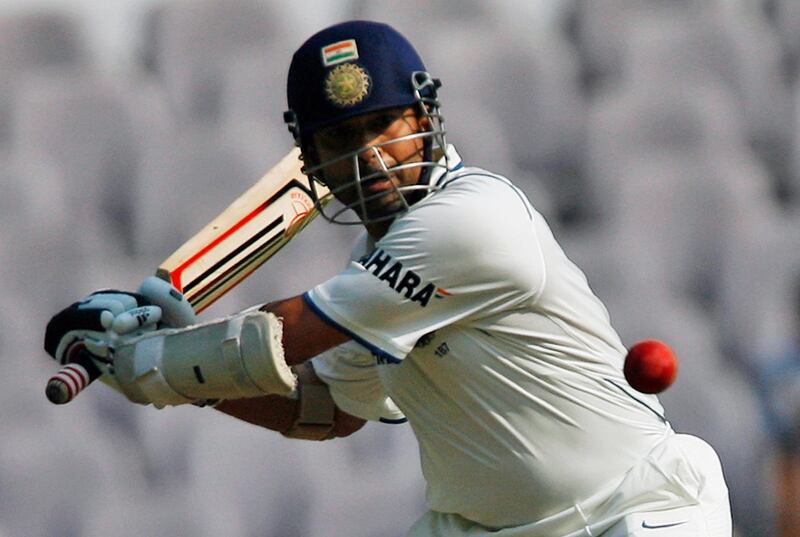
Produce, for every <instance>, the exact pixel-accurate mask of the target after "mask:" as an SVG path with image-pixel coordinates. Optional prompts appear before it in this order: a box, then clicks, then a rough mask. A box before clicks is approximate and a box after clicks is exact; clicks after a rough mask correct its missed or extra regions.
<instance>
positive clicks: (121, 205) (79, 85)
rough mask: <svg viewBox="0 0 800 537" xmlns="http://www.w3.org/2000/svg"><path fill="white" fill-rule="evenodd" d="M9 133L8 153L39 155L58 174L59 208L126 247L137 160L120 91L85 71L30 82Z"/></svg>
mask: <svg viewBox="0 0 800 537" xmlns="http://www.w3.org/2000/svg"><path fill="white" fill-rule="evenodd" d="M12 129H13V150H14V151H29V152H30V151H34V152H39V153H41V154H43V155H45V156H46V158H47V159H48V161H50V162H51V163H52V164H53V165H54V166H56V167H57V169H58V170H59V173H61V174H63V180H64V182H65V189H64V194H65V197H66V199H64V200H63V201H62V203H64V204H65V205H66V207H67V208H68V209H69V210H71V211H75V212H77V211H78V208H80V210H81V211H83V213H84V215H83V216H84V217H85V218H87V219H89V220H91V221H92V225H94V226H95V227H96V228H97V229H98V230H100V231H101V232H102V233H104V234H105V235H106V242H110V243H112V244H116V245H120V246H122V247H123V248H126V247H129V246H130V241H131V229H132V226H133V220H132V219H133V214H132V211H131V207H130V200H131V197H132V192H133V190H134V188H135V177H136V167H137V165H138V157H139V155H138V147H137V142H136V138H135V131H134V124H133V120H132V117H131V115H130V110H129V109H128V108H127V106H126V103H125V101H124V97H123V95H122V92H121V91H120V90H119V89H118V88H117V87H115V86H114V85H113V84H111V83H108V82H107V81H105V80H102V79H100V78H99V77H98V76H96V75H93V74H92V73H90V72H83V73H80V74H77V73H52V72H51V73H47V74H41V73H40V74H37V75H29V76H28V77H26V79H25V80H24V81H23V82H21V83H20V94H19V99H18V103H17V108H16V112H15V121H14V123H13V127H12Z"/></svg>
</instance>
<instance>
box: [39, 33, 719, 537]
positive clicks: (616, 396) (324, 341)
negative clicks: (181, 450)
mask: <svg viewBox="0 0 800 537" xmlns="http://www.w3.org/2000/svg"><path fill="white" fill-rule="evenodd" d="M439 89H440V84H439V82H438V80H436V79H434V78H432V77H431V75H429V74H428V72H427V70H426V68H425V65H424V64H423V62H422V60H421V59H420V57H419V55H418V54H417V52H416V51H415V50H414V48H413V46H412V45H411V44H410V43H409V42H408V41H407V40H406V39H405V38H404V37H403V36H402V35H400V34H399V33H398V32H397V31H396V30H394V29H393V28H391V27H389V26H387V25H385V24H380V23H375V22H368V21H350V22H345V23H341V24H337V25H335V26H332V27H329V28H326V29H324V30H322V31H320V32H319V33H317V34H315V35H313V36H312V37H311V38H309V39H308V40H307V41H306V42H305V43H303V44H302V46H300V48H299V49H298V50H297V51H296V53H295V54H294V57H293V58H292V61H291V65H290V68H289V75H288V85H287V93H288V105H289V111H288V112H286V114H285V120H286V122H287V124H288V126H289V130H290V131H291V133H292V134H293V136H294V139H295V142H296V144H297V145H298V146H299V147H300V149H301V152H302V156H303V162H304V166H305V168H304V171H305V173H306V174H307V175H308V176H309V177H311V178H312V179H313V181H315V182H318V183H320V184H322V185H325V186H326V187H327V188H328V189H329V190H330V195H331V196H333V198H335V200H336V203H331V204H328V205H327V206H326V207H325V209H324V211H325V212H326V217H327V218H328V219H329V220H330V221H332V222H337V223H343V224H353V223H355V224H359V225H363V227H364V228H365V232H364V234H363V236H362V237H361V239H360V240H359V241H358V243H357V244H356V245H355V247H354V249H353V252H352V256H351V261H350V263H349V264H348V266H347V267H346V268H344V270H343V271H342V272H341V273H340V274H338V275H337V276H334V277H333V278H331V279H330V280H328V281H326V282H324V283H321V284H319V285H318V286H316V287H314V288H313V289H311V290H309V291H308V292H306V293H304V294H302V295H300V296H295V297H292V298H288V299H286V300H282V301H279V302H275V303H271V304H267V305H264V306H258V307H254V308H251V309H248V310H245V311H243V312H240V313H237V314H234V315H231V316H228V317H225V318H222V319H217V320H213V321H209V322H203V323H199V324H193V325H190V326H188V327H177V326H165V323H164V322H163V321H162V322H156V319H157V318H158V315H157V314H156V313H157V312H158V306H159V304H158V302H159V298H158V297H157V296H150V297H148V296H145V295H143V294H141V293H126V292H120V291H100V292H97V293H95V294H92V295H90V296H89V297H87V298H86V299H84V300H83V301H81V302H77V303H75V304H73V305H72V306H70V307H68V308H66V309H65V310H63V311H62V312H60V313H59V314H57V315H56V316H55V317H54V318H53V319H52V320H51V321H50V323H49V325H48V327H47V332H46V337H45V348H46V350H47V351H48V353H50V354H51V355H52V356H53V357H54V358H55V359H56V360H58V361H60V362H61V363H62V364H63V363H68V362H70V361H71V359H72V357H73V356H74V355H75V353H76V352H89V353H91V355H92V356H93V358H94V359H95V360H97V362H98V363H104V364H106V366H107V367H106V375H105V377H106V379H105V380H106V381H107V382H108V383H110V384H112V385H113V386H114V387H115V388H116V389H117V390H119V391H120V392H121V393H123V394H124V395H125V396H126V397H127V398H129V399H130V400H131V401H133V402H135V403H140V404H145V405H146V404H152V405H155V406H157V407H159V408H161V407H165V406H170V405H180V404H191V403H200V402H206V403H208V402H213V403H214V408H215V409H216V410H217V411H220V412H224V413H226V414H229V415H231V416H233V417H235V418H239V419H242V420H246V421H248V422H251V423H255V424H257V425H260V426H263V427H266V428H269V429H273V430H276V431H279V432H280V433H282V434H284V435H285V436H287V437H290V438H298V439H306V440H325V439H330V438H334V437H341V436H346V435H349V434H352V433H354V432H356V431H357V430H358V429H359V428H360V427H361V426H362V425H363V424H364V423H365V421H366V420H374V421H381V422H385V423H390V424H396V423H403V422H406V421H408V423H409V424H410V426H411V427H412V429H413V431H414V433H415V435H416V438H417V440H418V441H419V446H420V457H421V463H422V470H423V474H424V476H425V479H426V483H427V493H426V497H427V503H428V506H429V510H428V511H427V513H426V514H424V515H423V516H422V517H421V518H420V519H419V520H417V521H416V522H415V523H414V524H413V526H412V527H411V529H410V530H409V532H408V535H409V536H411V537H433V536H447V537H450V536H453V537H458V536H465V537H466V536H470V537H489V536H490V535H491V536H494V537H579V536H580V537H599V536H603V537H622V536H634V535H635V536H648V535H652V536H653V537H656V536H658V537H667V536H670V537H676V536H697V537H730V535H731V533H732V529H731V525H732V523H731V516H730V508H729V500H728V492H727V487H726V485H725V481H724V478H723V474H722V469H721V466H720V462H719V459H718V457H717V455H716V453H715V452H714V450H713V449H712V448H711V446H709V445H708V444H707V443H706V442H704V441H703V440H701V439H699V438H697V437H694V436H689V435H685V434H677V433H676V432H675V431H673V429H672V428H671V426H670V424H669V422H668V421H667V419H666V417H665V415H664V409H663V408H662V406H661V404H660V403H659V401H658V398H657V397H656V396H654V395H645V394H641V393H638V392H636V391H634V390H633V389H632V388H631V387H630V386H629V385H628V384H627V383H626V381H625V379H624V377H623V372H622V366H623V358H624V356H625V353H626V349H625V347H624V346H623V344H622V343H621V341H620V339H619V337H618V335H617V334H616V332H615V331H614V329H613V328H612V326H611V325H610V321H609V315H608V312H607V310H606V308H605V307H604V306H603V304H602V303H601V302H600V300H598V298H597V297H596V296H595V295H594V294H593V293H592V291H591V290H590V288H589V286H588V284H587V281H586V278H585V276H584V274H583V273H582V272H581V271H580V270H579V269H578V268H577V267H576V266H575V265H574V264H573V263H572V262H571V261H570V260H569V259H568V258H567V256H566V255H565V254H564V252H563V251H562V249H561V247H560V246H559V244H558V243H557V242H556V240H555V238H554V237H553V234H552V233H551V231H550V229H549V227H548V225H547V223H546V222H545V220H544V218H543V217H542V216H541V215H540V214H539V213H538V212H537V211H536V209H535V208H534V207H533V205H532V204H531V202H530V201H529V200H528V199H527V198H526V196H525V195H524V194H523V193H522V192H521V191H520V190H519V189H518V188H517V187H516V186H514V183H513V182H512V181H510V180H509V179H507V178H505V177H502V176H500V175H497V174H495V173H492V172H490V171H486V170H483V169H481V168H477V167H474V166H472V165H471V163H470V162H469V160H468V156H466V158H465V159H464V160H462V156H461V155H460V154H459V153H458V152H457V151H456V149H455V147H453V146H452V145H449V144H448V143H447V142H446V140H445V129H444V121H443V118H442V116H441V115H440V107H439V96H438V94H439ZM532 127H533V128H535V125H534V126H532ZM323 201H324V200H323ZM321 205H322V204H321ZM154 302H155V303H154ZM148 312H149V313H148ZM151 313H152V314H153V316H152V319H153V322H145V323H144V326H145V328H148V329H147V330H142V328H141V327H139V329H137V330H135V331H132V330H130V329H129V328H128V326H130V323H127V322H126V321H125V319H128V318H130V317H131V315H134V314H135V315H137V316H139V317H138V318H139V319H140V321H141V320H142V319H145V317H147V315H149V314H151ZM146 320H147V319H145V321H146ZM139 324H140V325H141V324H143V323H142V322H140V323H139ZM167 324H168V323H167Z"/></svg>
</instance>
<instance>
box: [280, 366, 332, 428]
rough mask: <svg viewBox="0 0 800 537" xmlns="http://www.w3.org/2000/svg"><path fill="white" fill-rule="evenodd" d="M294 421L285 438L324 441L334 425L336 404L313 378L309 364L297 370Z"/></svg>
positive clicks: (323, 386) (326, 388)
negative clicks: (295, 417) (296, 401)
mask: <svg viewBox="0 0 800 537" xmlns="http://www.w3.org/2000/svg"><path fill="white" fill-rule="evenodd" d="M294 371H295V372H296V373H297V392H298V396H297V398H298V403H297V405H298V408H297V419H295V422H294V423H293V424H292V426H291V427H290V428H289V430H288V431H286V432H285V433H283V436H285V437H287V438H296V439H300V440H327V439H329V438H331V433H332V431H333V428H334V426H335V425H336V404H335V403H334V402H333V398H332V397H331V393H330V391H329V390H328V386H327V385H326V384H325V383H324V382H322V381H321V380H320V379H319V378H317V376H316V375H315V374H314V368H313V366H312V365H311V363H310V362H306V363H304V364H301V365H299V366H297V367H296V368H295V369H294Z"/></svg>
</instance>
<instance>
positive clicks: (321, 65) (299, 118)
mask: <svg viewBox="0 0 800 537" xmlns="http://www.w3.org/2000/svg"><path fill="white" fill-rule="evenodd" d="M439 85H440V84H439V81H438V80H435V79H433V78H432V77H431V76H430V75H429V74H428V72H427V71H426V69H425V64H424V63H423V62H422V59H421V58H420V56H419V54H418V53H417V51H416V50H415V49H414V47H413V46H412V45H411V43H410V42H409V41H408V40H407V39H406V38H405V37H403V36H402V35H401V34H400V33H399V32H398V31H397V30H395V29H394V28H392V27H391V26H389V25H387V24H383V23H379V22H371V21H363V20H355V21H348V22H343V23H340V24H336V25H334V26H331V27H329V28H325V29H324V30H321V31H320V32H318V33H316V34H314V35H313V36H311V37H310V38H309V39H308V40H307V41H306V42H305V43H303V44H302V45H301V46H300V48H299V49H298V50H297V52H295V54H294V56H293V57H292V62H291V65H290V66H289V77H288V83H287V98H288V104H289V110H288V111H287V112H286V113H285V115H284V119H285V121H286V122H287V124H288V126H289V130H290V131H291V132H292V134H293V135H294V138H295V142H296V143H297V145H299V146H300V147H301V148H303V151H304V156H309V155H305V152H306V151H307V150H310V148H311V147H312V146H313V144H311V135H312V133H314V132H315V131H317V130H318V129H321V128H324V127H328V126H331V125H333V124H336V123H339V122H342V121H345V120H348V119H351V118H354V117H356V116H360V115H363V114H370V113H373V112H378V111H382V110H387V109H395V108H405V107H410V106H417V110H418V113H419V114H421V115H424V116H426V117H427V118H428V122H427V123H426V125H427V130H426V131H424V132H419V133H415V134H413V135H409V136H407V137H406V139H408V138H419V139H421V140H423V142H424V155H422V158H421V159H418V160H416V161H415V162H413V163H409V162H406V163H401V165H400V166H394V167H392V166H388V165H386V164H385V163H384V164H383V166H382V169H381V170H378V171H375V170H370V171H367V170H359V171H357V172H356V173H354V176H355V177H357V178H358V179H354V183H353V184H348V185H344V186H341V187H340V188H339V189H338V190H332V191H331V193H330V194H329V198H330V197H336V196H337V195H338V194H341V193H343V192H344V191H345V190H348V189H350V190H351V191H355V190H358V192H359V195H358V198H359V199H358V201H357V202H355V203H351V204H347V205H345V206H344V208H343V209H341V210H339V212H336V213H334V214H333V215H332V216H330V215H328V214H326V211H324V210H323V206H324V204H325V202H326V201H327V200H324V199H323V200H321V201H322V202H321V203H319V206H320V210H321V212H322V214H323V216H325V217H326V218H328V219H329V220H331V221H333V222H337V223H347V224H350V223H352V224H355V223H364V222H367V221H376V217H375V216H374V215H368V214H366V213H367V210H366V209H365V208H364V207H365V205H367V204H368V203H369V201H370V200H369V199H365V198H364V197H363V195H362V193H361V187H360V186H358V185H356V184H355V183H362V184H364V183H366V182H369V181H371V180H375V179H377V178H378V177H380V176H385V177H390V176H391V175H392V174H393V173H394V172H395V171H397V170H399V169H400V168H406V169H407V168H409V167H411V166H414V167H419V168H421V169H422V173H421V176H420V180H419V182H418V183H417V184H416V185H411V186H398V187H397V188H396V191H398V192H400V193H401V194H403V193H404V192H405V195H401V198H402V199H403V203H404V208H405V209H408V208H409V206H410V205H411V204H413V203H415V200H416V199H418V198H419V195H418V194H417V195H413V196H412V195H410V194H411V192H412V191H415V192H416V193H419V192H420V191H421V190H424V191H426V192H430V191H431V190H432V188H433V187H431V186H429V181H428V178H429V175H430V172H431V170H433V169H434V168H446V167H447V154H446V151H445V147H446V143H445V138H444V125H443V120H442V117H441V115H440V114H439V102H438V100H437V96H436V93H437V91H436V90H437V88H438V87H439ZM400 141H402V140H401V139H395V140H391V141H387V142H383V143H382V144H380V145H383V146H385V145H389V144H392V143H397V142H400ZM367 149H370V148H368V147H362V148H358V149H355V150H353V151H349V152H346V153H344V154H342V155H340V156H339V157H337V158H335V159H333V160H329V161H327V162H316V159H314V158H312V159H309V160H308V162H307V166H306V168H305V169H304V171H305V173H306V174H307V175H308V176H309V177H311V179H312V180H314V181H317V182H319V183H321V184H326V180H325V170H326V168H327V167H328V166H330V165H331V164H333V163H335V162H339V161H341V160H343V159H349V160H352V162H353V168H354V170H356V169H357V168H359V166H360V165H359V163H358V155H359V154H360V153H362V152H363V151H365V150H367ZM371 150H372V151H375V152H376V153H377V152H378V149H376V148H375V147H372V148H371ZM440 158H444V163H441V162H439V160H440ZM348 209H353V210H355V212H356V213H357V214H358V216H359V219H358V220H357V221H344V220H343V219H342V218H340V216H341V214H342V213H344V212H346V211H347V210H348ZM393 217H394V215H381V216H380V217H379V218H381V219H390V218H393Z"/></svg>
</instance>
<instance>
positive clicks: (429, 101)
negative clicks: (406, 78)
mask: <svg viewBox="0 0 800 537" xmlns="http://www.w3.org/2000/svg"><path fill="white" fill-rule="evenodd" d="M411 84H412V87H413V89H414V97H415V103H416V104H417V106H418V107H419V112H420V114H421V116H422V117H425V118H427V120H428V128H427V130H424V131H420V132H416V133H412V134H408V135H405V136H400V137H398V138H394V139H391V140H387V141H384V142H381V143H377V144H370V145H366V146H363V147H360V148H358V149H355V150H352V151H348V152H346V153H343V154H341V155H339V156H337V157H335V158H332V159H329V160H327V161H325V162H320V163H317V164H314V165H313V166H307V167H305V168H304V170H303V171H304V173H305V174H306V175H307V176H308V177H309V178H311V179H312V185H313V184H314V182H319V183H320V184H323V185H325V186H328V187H329V188H330V193H329V194H327V195H325V196H322V197H321V198H318V200H317V208H318V210H319V211H320V214H322V216H323V217H324V218H325V219H327V220H328V221H330V222H333V223H337V224H344V225H357V224H371V223H376V222H383V221H387V220H392V219H394V218H396V217H397V216H398V215H399V214H401V213H403V212H405V211H407V210H408V209H409V207H410V206H411V205H412V204H413V203H415V201H418V200H419V199H422V198H423V197H425V196H426V195H427V194H429V193H430V192H432V191H434V190H436V189H437V188H438V187H436V185H432V184H431V181H430V176H431V174H432V172H433V171H434V170H435V169H437V168H439V169H443V170H444V171H445V172H446V171H448V170H449V169H450V164H449V161H448V159H447V143H446V139H445V132H446V131H445V129H444V118H443V117H442V115H441V114H440V112H439V106H440V105H439V100H438V99H437V97H436V89H437V88H438V87H439V85H440V84H439V82H438V80H434V79H433V78H431V77H430V75H429V74H428V73H426V72H424V71H415V72H414V73H413V74H412V76H411ZM294 126H295V128H296V125H294ZM291 127H292V125H290V128H291ZM417 139H421V140H423V149H422V159H421V160H420V161H415V162H400V163H398V164H397V165H395V166H391V167H389V166H387V165H386V162H385V161H384V160H383V158H382V157H381V154H380V151H378V149H379V148H381V147H385V146H388V145H391V144H396V143H399V142H405V141H409V140H417ZM297 141H298V143H299V141H300V140H299V137H298V140H297ZM369 152H371V153H372V154H373V155H374V157H375V158H374V161H375V162H376V163H378V164H379V166H380V168H381V169H380V170H377V171H370V172H369V173H366V174H365V175H362V168H361V164H360V158H359V156H360V155H363V154H365V153H369ZM416 154H418V153H416ZM416 154H415V155H416ZM442 157H443V158H442ZM343 161H349V162H350V163H351V166H352V168H351V169H352V170H353V177H352V179H351V180H350V181H348V182H345V183H344V184H342V185H335V186H332V185H328V184H327V182H326V180H325V169H326V168H328V167H330V166H332V165H335V164H339V163H341V162H343ZM412 168H420V169H421V172H420V179H419V181H417V182H416V184H411V185H400V186H398V185H396V184H395V182H394V181H392V180H391V175H392V174H394V173H397V172H400V171H403V170H408V169H412ZM381 179H389V183H390V184H391V185H392V188H390V189H388V190H386V191H383V192H378V193H373V194H370V193H367V192H365V191H364V185H365V184H369V183H371V182H374V181H378V180H381ZM342 194H349V195H348V196H345V197H346V198H348V199H353V201H350V202H348V203H342V204H341V205H339V204H336V205H338V207H337V206H336V205H334V206H333V207H330V206H329V207H330V208H326V205H328V204H327V202H328V201H330V199H331V198H332V197H335V198H337V199H340V200H341V199H342V197H341V195H342ZM353 194H355V195H353ZM391 195H396V197H397V198H398V199H399V200H400V203H401V204H402V207H400V208H397V209H395V210H392V211H389V212H386V213H382V214H378V215H370V214H369V210H368V207H367V205H368V203H370V202H372V201H375V200H377V199H378V198H381V197H383V196H391ZM348 209H352V210H353V211H354V212H355V215H352V214H348ZM354 216H355V217H356V218H353V217H354Z"/></svg>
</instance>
